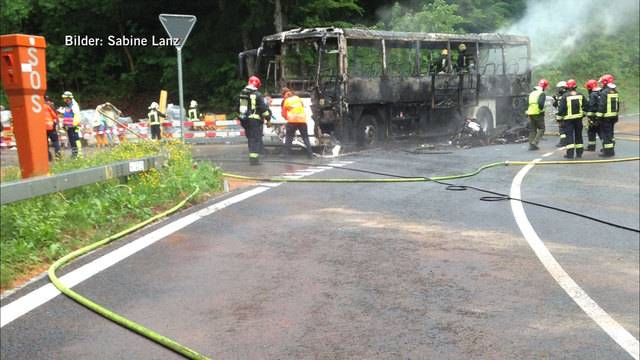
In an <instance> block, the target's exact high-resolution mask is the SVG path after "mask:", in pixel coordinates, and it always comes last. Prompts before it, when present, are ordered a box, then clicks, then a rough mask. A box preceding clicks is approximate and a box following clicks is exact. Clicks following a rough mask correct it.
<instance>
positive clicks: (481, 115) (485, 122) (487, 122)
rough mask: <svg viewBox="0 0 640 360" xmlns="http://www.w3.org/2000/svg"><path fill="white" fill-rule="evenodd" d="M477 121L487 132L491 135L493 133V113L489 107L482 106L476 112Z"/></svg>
mask: <svg viewBox="0 0 640 360" xmlns="http://www.w3.org/2000/svg"><path fill="white" fill-rule="evenodd" d="M476 122H477V123H478V124H480V126H482V130H483V131H484V133H485V134H487V135H491V134H492V133H493V114H491V110H489V108H488V107H484V106H483V107H481V108H480V109H479V110H478V112H477V113H476Z"/></svg>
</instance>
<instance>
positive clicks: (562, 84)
mask: <svg viewBox="0 0 640 360" xmlns="http://www.w3.org/2000/svg"><path fill="white" fill-rule="evenodd" d="M556 87H557V88H566V87H567V82H566V81H564V80H562V81H560V82H558V83H557V84H556Z"/></svg>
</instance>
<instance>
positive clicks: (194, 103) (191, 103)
mask: <svg viewBox="0 0 640 360" xmlns="http://www.w3.org/2000/svg"><path fill="white" fill-rule="evenodd" d="M197 106H198V102H197V101H195V100H191V102H190V103H189V107H192V108H194V107H197Z"/></svg>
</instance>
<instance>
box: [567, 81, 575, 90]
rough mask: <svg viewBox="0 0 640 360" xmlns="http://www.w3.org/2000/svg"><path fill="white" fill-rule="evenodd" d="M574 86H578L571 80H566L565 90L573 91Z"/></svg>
mask: <svg viewBox="0 0 640 360" xmlns="http://www.w3.org/2000/svg"><path fill="white" fill-rule="evenodd" d="M576 86H578V83H577V82H576V81H575V80H573V79H569V80H567V89H575V88H576Z"/></svg>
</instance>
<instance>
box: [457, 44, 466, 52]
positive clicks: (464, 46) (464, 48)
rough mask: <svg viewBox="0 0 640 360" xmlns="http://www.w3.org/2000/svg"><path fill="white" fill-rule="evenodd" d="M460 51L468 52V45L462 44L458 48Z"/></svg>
mask: <svg viewBox="0 0 640 360" xmlns="http://www.w3.org/2000/svg"><path fill="white" fill-rule="evenodd" d="M458 50H460V51H465V50H467V45H465V44H460V45H459V46H458Z"/></svg>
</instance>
